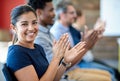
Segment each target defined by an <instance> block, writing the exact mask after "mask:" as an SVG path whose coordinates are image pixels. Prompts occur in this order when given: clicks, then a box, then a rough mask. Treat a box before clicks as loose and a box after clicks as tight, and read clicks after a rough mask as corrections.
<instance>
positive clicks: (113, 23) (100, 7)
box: [0, 0, 120, 81]
mask: <svg viewBox="0 0 120 81" xmlns="http://www.w3.org/2000/svg"><path fill="white" fill-rule="evenodd" d="M59 1H61V0H53V4H54V6H55V5H56V4H57V3H59ZM70 1H72V2H73V4H74V5H75V6H76V7H77V8H80V9H82V10H83V12H84V14H85V15H86V24H87V25H88V27H89V28H93V26H94V24H95V22H96V20H97V19H98V18H99V17H100V18H102V19H103V20H105V21H106V31H105V33H104V37H103V38H102V39H101V40H100V41H98V42H97V44H96V45H95V46H94V48H92V53H93V54H94V56H95V58H98V59H100V60H103V61H105V62H106V63H108V64H109V65H111V66H113V67H115V68H117V69H119V65H120V64H119V56H120V55H119V42H120V41H119V37H120V24H119V23H120V0H70ZM24 3H26V0H1V1H0V8H1V9H0V81H4V79H3V75H2V72H1V68H2V64H3V63H5V59H6V56H7V48H8V42H9V41H11V39H12V32H11V30H10V12H11V9H12V8H13V7H15V6H17V5H20V4H24Z"/></svg>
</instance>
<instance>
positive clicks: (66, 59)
mask: <svg viewBox="0 0 120 81" xmlns="http://www.w3.org/2000/svg"><path fill="white" fill-rule="evenodd" d="M10 26H11V27H12V28H13V30H14V32H15V34H16V35H17V41H16V42H15V43H14V45H11V46H10V47H9V50H8V57H7V67H8V68H9V69H10V70H11V72H12V73H13V74H14V76H15V77H16V79H17V80H18V81H59V80H60V78H61V76H62V74H63V73H64V71H65V70H66V69H67V68H69V66H70V65H71V61H73V60H74V59H75V58H77V56H79V55H81V54H82V55H84V52H85V49H84V46H85V42H81V43H78V44H77V45H76V46H75V47H73V48H72V49H69V45H70V44H69V41H68V35H67V34H64V35H63V36H62V37H61V39H60V40H59V41H55V42H54V44H53V54H54V56H53V59H52V61H51V63H50V64H48V61H47V59H46V56H45V53H44V51H43V48H42V47H41V46H39V45H37V44H34V39H35V37H36V35H37V32H38V23H37V16H36V13H35V11H34V10H33V9H32V8H31V7H30V6H28V5H21V6H17V7H15V8H14V9H13V10H12V12H11V25H10ZM73 54H74V55H73ZM62 58H63V60H62V62H60V61H61V59H62ZM59 63H60V64H59Z"/></svg>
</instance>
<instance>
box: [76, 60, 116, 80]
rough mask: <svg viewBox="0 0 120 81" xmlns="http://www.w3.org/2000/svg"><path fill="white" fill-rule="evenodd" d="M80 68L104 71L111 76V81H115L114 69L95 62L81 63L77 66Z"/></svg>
mask: <svg viewBox="0 0 120 81" xmlns="http://www.w3.org/2000/svg"><path fill="white" fill-rule="evenodd" d="M78 65H79V67H80V68H92V69H101V70H106V71H108V72H109V73H110V74H111V76H112V81H115V79H116V78H115V71H114V69H112V68H110V67H107V66H104V65H102V64H98V63H95V62H84V61H82V62H81V63H79V64H78Z"/></svg>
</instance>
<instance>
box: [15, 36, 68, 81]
mask: <svg viewBox="0 0 120 81" xmlns="http://www.w3.org/2000/svg"><path fill="white" fill-rule="evenodd" d="M67 40H68V35H63V36H62V37H61V39H60V40H59V41H57V42H56V43H55V44H54V48H53V50H54V57H53V59H52V61H51V63H50V65H49V67H48V69H47V70H46V72H45V74H44V75H43V76H42V77H41V78H40V80H39V79H38V76H37V73H36V71H35V69H34V67H33V65H29V66H26V67H24V68H22V69H20V70H18V71H16V72H15V73H14V74H15V76H16V78H17V79H18V81H53V80H54V79H55V76H56V73H57V71H58V67H59V62H60V60H61V58H62V57H63V55H64V51H62V49H61V48H63V49H65V50H66V48H67V46H68V45H67V44H68V43H67V44H66V42H67ZM55 48H56V49H55ZM64 71H65V70H62V73H64ZM60 77H61V76H60ZM57 81H59V80H57Z"/></svg>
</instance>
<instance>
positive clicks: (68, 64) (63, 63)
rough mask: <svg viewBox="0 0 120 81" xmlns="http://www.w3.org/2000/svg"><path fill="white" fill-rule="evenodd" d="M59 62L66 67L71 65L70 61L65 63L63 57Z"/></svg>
mask: <svg viewBox="0 0 120 81" xmlns="http://www.w3.org/2000/svg"><path fill="white" fill-rule="evenodd" d="M61 63H62V65H63V66H65V67H66V68H68V67H70V66H71V62H70V63H65V61H64V58H63V60H62V62H61Z"/></svg>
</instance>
